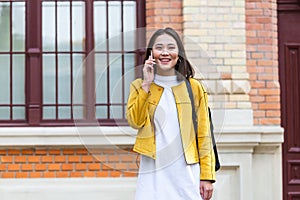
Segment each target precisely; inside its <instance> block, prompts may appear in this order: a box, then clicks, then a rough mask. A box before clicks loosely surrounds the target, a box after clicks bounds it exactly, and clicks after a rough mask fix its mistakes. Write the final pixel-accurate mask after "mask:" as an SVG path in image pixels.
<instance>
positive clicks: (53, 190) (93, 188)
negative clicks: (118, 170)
mask: <svg viewBox="0 0 300 200" xmlns="http://www.w3.org/2000/svg"><path fill="white" fill-rule="evenodd" d="M135 185H136V178H71V179H67V178H59V179H53V178H50V179H49V178H42V179H1V181H0V194H1V200H20V199H22V200H39V199H43V200H53V199H55V200H66V199H72V200H83V199H88V200H99V199H101V200H116V199H124V200H132V199H134V194H135Z"/></svg>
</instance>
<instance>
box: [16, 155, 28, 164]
mask: <svg viewBox="0 0 300 200" xmlns="http://www.w3.org/2000/svg"><path fill="white" fill-rule="evenodd" d="M14 161H15V163H26V162H27V158H26V156H15V158H14Z"/></svg>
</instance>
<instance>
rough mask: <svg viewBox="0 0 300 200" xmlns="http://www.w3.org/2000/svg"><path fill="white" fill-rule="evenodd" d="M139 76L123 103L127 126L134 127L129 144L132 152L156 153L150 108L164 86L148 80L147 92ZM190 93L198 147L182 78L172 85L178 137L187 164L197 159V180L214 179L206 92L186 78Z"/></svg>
mask: <svg viewBox="0 0 300 200" xmlns="http://www.w3.org/2000/svg"><path fill="white" fill-rule="evenodd" d="M142 82H143V80H142V79H136V80H135V81H133V82H132V83H131V85H130V94H129V98H128V103H127V110H126V117H127V120H128V123H129V125H130V126H131V127H133V128H135V129H138V134H137V137H136V141H135V144H134V147H133V150H134V151H135V152H138V153H140V154H142V155H145V156H149V157H151V158H153V159H155V158H156V157H155V156H156V144H155V131H154V130H155V127H154V120H153V118H154V112H155V109H156V107H157V105H158V103H159V100H160V97H161V95H162V93H163V90H164V88H163V87H160V86H158V85H156V84H155V83H151V86H150V91H149V92H148V93H147V92H145V91H144V90H143V89H142ZM190 83H191V87H192V91H193V95H194V99H195V101H194V103H195V109H196V113H197V120H198V147H199V149H197V145H196V139H195V133H194V126H193V121H192V120H193V119H192V107H191V102H190V98H189V95H188V91H187V88H186V83H185V82H184V81H183V82H182V83H180V84H179V85H177V86H174V87H172V91H173V94H174V98H175V101H176V107H177V113H178V121H179V125H180V133H181V139H182V144H183V149H184V155H185V160H186V162H187V164H193V163H197V162H199V155H200V168H201V175H200V179H201V180H212V181H214V180H215V157H214V151H213V147H212V141H211V137H210V126H209V117H208V110H207V93H206V91H205V90H204V88H203V87H202V85H201V83H200V82H199V81H197V80H195V79H193V78H190Z"/></svg>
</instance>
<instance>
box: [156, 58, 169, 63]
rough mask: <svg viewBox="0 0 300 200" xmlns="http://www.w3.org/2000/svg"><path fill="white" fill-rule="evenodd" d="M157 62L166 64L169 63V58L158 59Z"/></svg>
mask: <svg viewBox="0 0 300 200" xmlns="http://www.w3.org/2000/svg"><path fill="white" fill-rule="evenodd" d="M159 61H160V62H161V63H162V64H168V63H169V62H170V61H171V59H170V58H161V59H159Z"/></svg>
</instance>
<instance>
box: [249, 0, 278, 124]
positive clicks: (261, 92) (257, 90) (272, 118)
mask: <svg viewBox="0 0 300 200" xmlns="http://www.w3.org/2000/svg"><path fill="white" fill-rule="evenodd" d="M246 23H247V26H246V27H247V32H246V34H247V41H246V43H247V69H248V72H249V74H250V84H251V92H250V99H251V102H252V108H253V113H254V114H253V115H254V116H253V117H254V124H259V125H280V88H279V83H278V61H277V59H278V55H277V54H278V51H277V5H276V0H246Z"/></svg>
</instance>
